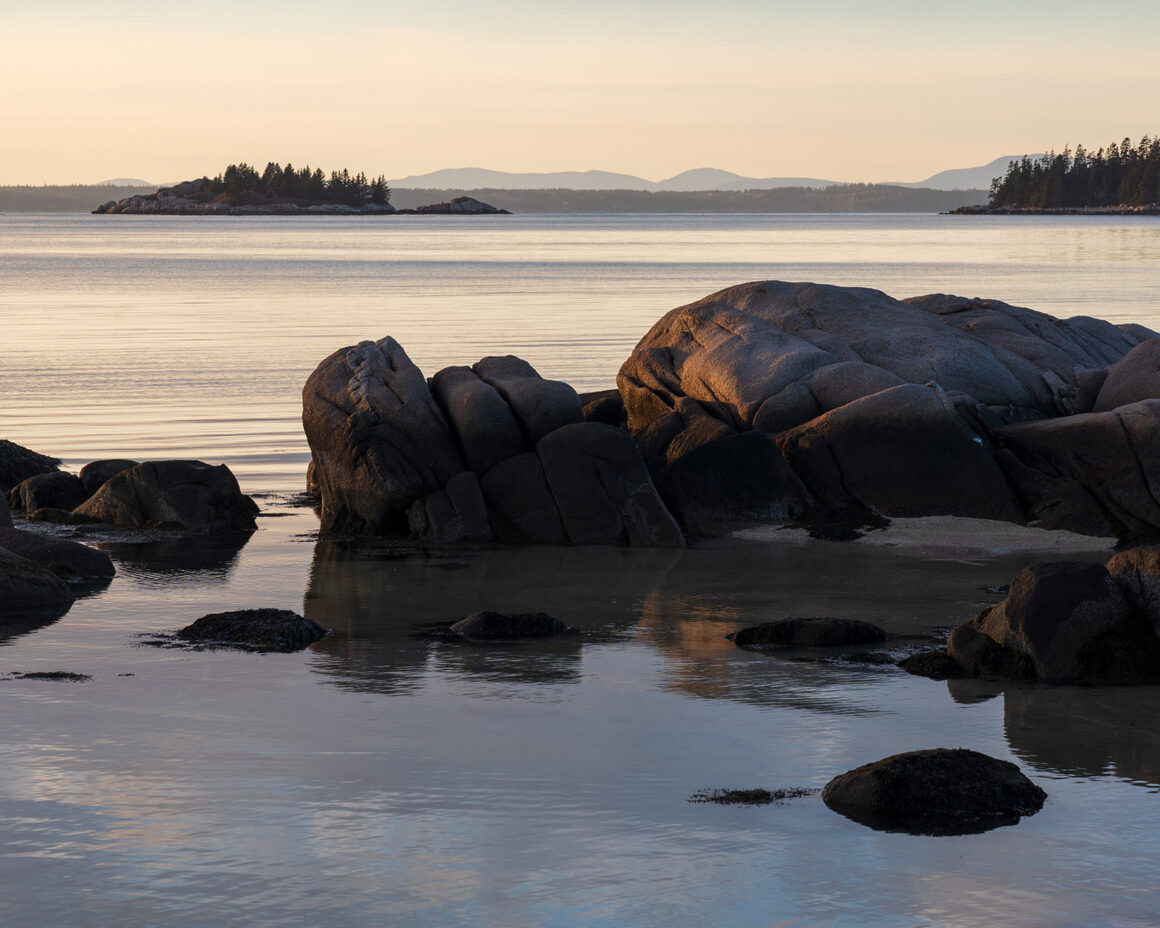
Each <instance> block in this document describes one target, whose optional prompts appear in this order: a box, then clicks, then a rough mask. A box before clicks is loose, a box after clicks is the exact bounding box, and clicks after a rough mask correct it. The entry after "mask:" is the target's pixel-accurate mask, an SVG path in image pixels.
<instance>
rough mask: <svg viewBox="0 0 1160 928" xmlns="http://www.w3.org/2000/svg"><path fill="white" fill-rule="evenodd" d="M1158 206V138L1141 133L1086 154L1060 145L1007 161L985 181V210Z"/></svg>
mask: <svg viewBox="0 0 1160 928" xmlns="http://www.w3.org/2000/svg"><path fill="white" fill-rule="evenodd" d="M1156 204H1160V138H1149V137H1148V136H1144V137H1143V138H1142V139H1140V142H1139V144H1137V145H1133V144H1132V141H1131V139H1127V138H1125V139H1124V140H1123V141H1122V142H1120V143H1119V144H1117V143H1115V142H1112V144H1111V145H1109V146H1108V147H1107V148H1101V149H1099V150H1098V151H1096V152H1094V153H1093V152H1089V151H1087V150H1086V149H1084V147H1083V146H1082V145H1077V146H1076V147H1075V151H1071V149H1070V147H1068V146H1065V147H1064V149H1063V151H1062V152H1060V153H1058V154H1056V153H1055V152H1054V151H1052V152H1048V153H1047V154H1046V155H1043V156H1041V157H1039V158H1036V159H1032V158H1029V157H1027V156H1026V155H1025V156H1024V157H1023V158H1021V159H1020V160H1018V161H1012V162H1011V164H1010V165H1008V167H1007V173H1006V174H1005V175H1004V176H1003V177H997V178H995V180H994V181H992V183H991V191H990V199H989V202H988V204H987V206H988V209H1004V208H1007V209H1082V208H1087V207H1096V208H1098V207H1116V206H1138V207H1143V206H1154V205H1156Z"/></svg>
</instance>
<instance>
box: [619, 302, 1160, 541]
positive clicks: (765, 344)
mask: <svg viewBox="0 0 1160 928" xmlns="http://www.w3.org/2000/svg"><path fill="white" fill-rule="evenodd" d="M1155 338H1156V334H1155V333H1153V332H1150V331H1149V330H1147V329H1143V328H1141V327H1138V326H1124V327H1120V326H1115V325H1112V324H1110V323H1107V322H1102V321H1100V320H1096V319H1091V318H1087V317H1076V318H1073V319H1068V320H1060V319H1054V318H1052V317H1050V316H1047V315H1044V314H1042V313H1037V312H1035V311H1033V310H1030V309H1024V308H1021V307H1015V306H1010V305H1008V304H1005V303H1001V302H999V301H995V300H969V299H964V298H962V297H956V296H949V295H945V294H933V295H929V296H923V297H915V298H912V299H909V300H895V299H892V298H891V297H889V296H887V295H886V294H884V293H881V292H879V291H876V290H868V289H863V288H853V287H832V286H822V285H817V284H805V283H801V284H794V283H783V282H779V281H765V282H759V283H751V284H744V285H741V286H738V287H733V288H730V289H728V290H723V291H721V292H719V293H716V294H713V295H711V296H709V297H706V298H705V299H703V300H701V301H699V302H697V303H693V304H690V305H688V306H683V307H679V308H677V309H674V310H673V311H671V312H670V313H668V314H667V315H666V316H664V317H663V318H662V319H661V320H659V321H658V322H657V323H656V324H655V325H654V326H653V328H652V329H651V330H650V331H649V333H648V334H647V335H646V336H645V337H644V339H642V340H641V342H640V343H639V344H638V345H637V346H636V348H635V349H634V351H633V353H632V355H631V356H630V357H629V359H628V360H627V361H626V362H625V363H624V365H623V366H622V367H621V369H620V373H619V375H618V378H617V383H618V387H619V391H620V395H621V397H622V400H623V403H624V406H625V410H626V414H627V423H628V427H629V428H630V429H631V430H632V432H633V434H634V436H635V437H636V438H637V439H638V441H639V442H640V445H641V449H642V451H643V452H644V455H645V459H646V461H647V462H648V464H649V467H650V470H651V471H652V473H653V475H654V477H655V479H656V480H657V484H658V487H659V488H660V490H661V493H662V496H663V497H664V498H665V500H666V502H667V503H668V504H669V505H670V508H672V510H673V511H674V513H676V514H677V515H678V517H679V518H680V519H681V521H682V524H683V525H684V527H685V529H686V530H696V528H697V527H700V526H707V525H709V524H710V523H712V521H713V519H712V511H711V510H714V509H716V508H717V507H718V505H719V503H717V502H715V503H714V504H713V505H711V506H709V507H705V508H706V509H709V510H710V512H709V513H706V511H705V510H704V509H700V510H699V509H698V507H697V506H696V505H695V504H694V505H690V504H689V500H690V499H692V500H696V499H697V498H705V497H706V496H710V497H716V499H717V500H723V499H726V498H727V497H728V495H729V492H730V489H731V488H733V487H734V486H736V487H740V488H743V492H742V493H741V494H740V495H741V496H745V495H749V496H751V497H754V501H755V502H756V503H759V504H758V505H748V506H739V507H737V511H736V512H735V513H732V514H730V513H728V510H727V509H724V510H723V514H725V515H730V516H732V518H734V519H735V520H736V519H738V518H739V517H741V516H743V515H744V513H746V512H750V513H760V512H761V511H762V510H763V509H764V510H765V511H766V512H769V513H776V514H777V515H776V516H775V517H778V518H782V519H785V518H786V513H788V514H789V515H790V516H791V517H792V516H793V515H795V511H796V512H800V511H801V509H803V508H805V507H810V509H811V511H813V512H814V514H815V515H817V513H818V512H819V510H821V509H825V508H829V509H832V510H853V509H858V508H861V509H865V510H870V511H873V512H875V513H877V514H879V515H882V516H921V515H961V516H972V517H978V518H987V519H999V520H1004V521H1010V522H1015V523H1022V522H1031V523H1035V524H1038V525H1041V526H1043V527H1048V528H1068V529H1071V530H1075V531H1081V532H1088V533H1092V534H1101V535H1107V534H1116V535H1119V536H1120V537H1124V538H1138V537H1146V536H1148V535H1150V534H1155V535H1160V507H1158V506H1157V505H1156V503H1155V501H1154V499H1153V498H1151V495H1150V492H1149V490H1150V488H1151V487H1152V486H1153V484H1155V485H1157V486H1158V487H1160V469H1158V466H1157V464H1156V462H1157V461H1160V455H1158V454H1156V453H1155V452H1154V449H1152V448H1151V445H1150V444H1149V439H1150V436H1151V433H1152V432H1153V431H1156V429H1155V427H1154V426H1155V423H1154V418H1155V413H1154V411H1153V409H1152V408H1151V406H1152V404H1151V403H1150V402H1149V400H1150V399H1153V398H1156V399H1157V400H1160V390H1158V389H1157V387H1156V386H1153V384H1156V385H1158V386H1160V377H1155V376H1153V374H1154V373H1155V369H1156V364H1155V363H1154V361H1155V357H1154V356H1155V355H1156V353H1157V349H1155V348H1152V347H1148V345H1149V341H1152V340H1155ZM1137 345H1139V348H1136V346H1137ZM1109 367H1112V370H1113V371H1114V372H1115V376H1113V375H1112V373H1108V369H1109ZM1105 378H1106V379H1105ZM1127 400H1133V401H1142V402H1135V404H1134V405H1127V406H1125V405H1123V403H1124V402H1125V401H1127ZM1112 403H1116V404H1118V405H1117V406H1116V408H1114V409H1108V410H1107V411H1103V410H1104V407H1105V406H1107V405H1109V404H1112ZM1158 405H1160V402H1158ZM1093 409H1096V410H1098V411H1097V412H1094V413H1093V412H1092V410H1093ZM1083 414H1089V415H1088V416H1086V417H1085V416H1084V415H1083ZM752 432H757V433H761V434H764V435H766V436H769V437H770V438H772V439H773V440H774V441H775V442H776V445H777V447H778V450H779V451H780V454H781V455H782V456H783V457H784V459H785V461H786V462H787V464H788V468H787V470H789V471H791V472H792V476H793V481H789V480H787V477H786V475H785V473H784V472H782V473H777V474H776V476H772V477H771V478H766V479H767V481H768V484H769V486H770V489H769V492H768V498H767V499H766V500H765V505H764V506H763V505H760V503H761V497H760V494H753V492H752V489H753V486H754V483H755V478H754V468H753V466H752V463H751V462H750V463H748V464H747V463H742V459H741V458H740V457H738V458H737V459H736V461H731V460H730V456H729V455H726V454H724V453H722V454H720V455H719V458H718V460H717V461H716V462H715V465H714V467H713V468H711V471H712V473H710V472H709V471H710V469H708V468H698V470H699V471H700V473H701V475H702V476H703V477H704V478H705V479H699V480H698V481H696V482H694V484H693V489H692V490H691V491H690V490H688V489H686V478H685V477H683V475H682V474H681V473H680V471H681V468H679V467H678V466H677V465H676V464H675V462H676V461H677V460H678V459H679V458H681V457H682V456H683V455H684V454H687V453H689V452H691V451H692V450H694V449H695V450H697V451H698V453H699V455H701V456H705V457H708V456H709V455H710V454H711V451H710V450H707V449H713V448H714V446H716V445H720V444H723V443H725V442H726V441H729V440H731V439H733V440H735V438H734V436H736V435H737V434H749V433H752ZM755 447H756V446H755ZM1073 449H1078V451H1075V453H1072V451H1073ZM766 470H767V471H769V469H768V468H767V469H766ZM769 472H770V473H774V471H769ZM666 474H667V475H668V476H666ZM757 481H758V482H760V481H761V478H757ZM795 482H796V484H797V486H798V489H797V491H796V492H793V491H792V489H791V484H792V483H795ZM714 484H715V485H716V488H714V486H713V485H714ZM774 487H777V488H778V489H777V490H776V491H775V490H774ZM1157 495H1158V496H1160V494H1157ZM707 515H708V516H709V517H708V518H707V517H706V516H707ZM721 521H727V520H725V519H722V520H721Z"/></svg>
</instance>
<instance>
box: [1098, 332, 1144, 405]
mask: <svg viewBox="0 0 1160 928" xmlns="http://www.w3.org/2000/svg"><path fill="white" fill-rule="evenodd" d="M1153 399H1160V339H1158V338H1150V339H1148V340H1147V341H1143V342H1140V344H1138V345H1137V346H1136V347H1135V348H1133V349H1132V350H1131V351H1129V352H1128V353H1127V354H1126V355H1124V356H1123V357H1122V358H1121V359H1120V360H1119V361H1117V362H1116V363H1115V364H1113V365H1112V366H1111V367H1110V368H1108V375H1107V378H1106V379H1105V380H1104V382H1103V384H1102V385H1101V387H1100V392H1099V394H1098V395H1097V396H1096V399H1095V403H1094V404H1093V408H1092V412H1108V411H1109V410H1112V409H1115V408H1116V407H1117V406H1128V405H1130V404H1131V403H1138V402H1140V400H1153Z"/></svg>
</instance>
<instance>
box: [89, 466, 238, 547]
mask: <svg viewBox="0 0 1160 928" xmlns="http://www.w3.org/2000/svg"><path fill="white" fill-rule="evenodd" d="M257 513H258V507H257V505H256V504H255V503H254V501H253V500H252V499H250V498H249V497H248V496H244V495H243V494H242V491H241V489H240V488H239V487H238V481H237V480H236V479H235V478H234V475H233V474H232V473H231V472H230V469H229V468H228V467H226V465H224V464H218V465H216V466H215V465H211V464H206V463H204V462H203V461H149V462H146V463H144V464H138V465H137V466H136V467H131V468H129V469H128V470H124V471H121V472H120V473H119V474H117V475H116V476H114V477H112V478H110V479H109V480H107V481H105V483H103V484H102V485H101V486H100V488H99V489H98V490H97V491H96V493H94V494H93V495H92V496H91V497H89V498H88V499H87V500H86V501H85V502H83V503H81V505H79V506H77V507H76V508H75V509H74V510H73V514H72V515H73V520H74V521H78V522H101V523H105V524H108V525H113V526H117V527H118V528H130V529H140V528H144V529H177V530H181V531H187V532H198V533H210V534H216V533H225V532H252V531H254V530H255V529H256V528H257V527H258V526H257V522H255V520H254V516H255V515H257Z"/></svg>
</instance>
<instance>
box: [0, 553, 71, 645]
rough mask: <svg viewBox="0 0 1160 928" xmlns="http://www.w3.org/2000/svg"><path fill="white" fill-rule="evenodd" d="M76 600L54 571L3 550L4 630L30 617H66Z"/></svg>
mask: <svg viewBox="0 0 1160 928" xmlns="http://www.w3.org/2000/svg"><path fill="white" fill-rule="evenodd" d="M75 598H76V597H75V596H73V593H72V591H71V590H70V589H69V586H68V584H67V583H65V582H64V581H63V580H62V579H61V578H60V577H58V576H57V575H56V574H54V573H53V572H52V571H50V570H48V569H47V568H44V567H41V566H40V565H39V564H34V563H33V562H32V561H30V560H28V559H27V558H24V557H20V556H19V555H18V554H13V553H12V552H11V551H9V550H7V549H5V548H3V547H0V626H3V625H5V624H8V623H20V622H22V621H25V620H26V619H27V618H28V616H29V614H30V613H31V614H36V613H42V612H54V613H63V612H64V611H66V610H67V609H68V607H69V606H71V605H72V604H73V601H74V600H75Z"/></svg>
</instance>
